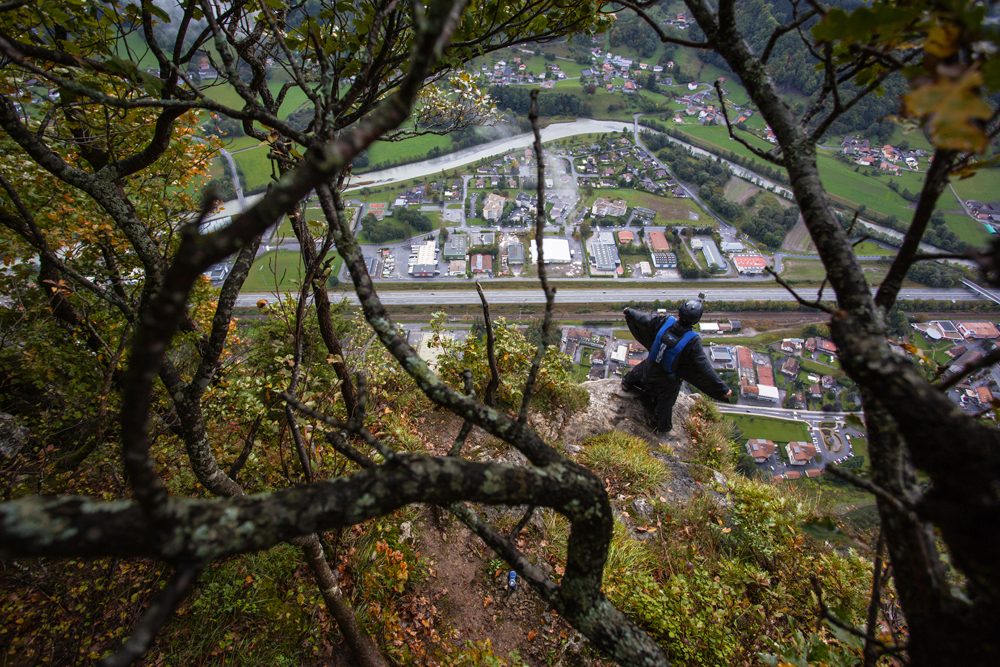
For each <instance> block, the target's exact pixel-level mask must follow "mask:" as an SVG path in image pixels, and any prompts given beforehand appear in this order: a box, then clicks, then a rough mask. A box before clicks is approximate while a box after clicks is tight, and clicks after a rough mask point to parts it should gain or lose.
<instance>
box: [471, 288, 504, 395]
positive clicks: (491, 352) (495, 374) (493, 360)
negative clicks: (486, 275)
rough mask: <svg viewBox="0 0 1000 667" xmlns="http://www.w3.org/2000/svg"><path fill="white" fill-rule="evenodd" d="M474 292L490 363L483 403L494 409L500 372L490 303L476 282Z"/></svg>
mask: <svg viewBox="0 0 1000 667" xmlns="http://www.w3.org/2000/svg"><path fill="white" fill-rule="evenodd" d="M476 291H477V292H479V299H480V301H482V302H483V319H484V320H485V321H486V357H487V359H488V360H489V363H490V382H489V384H487V385H486V393H485V394H484V395H483V403H485V404H486V405H488V406H490V407H491V408H495V407H496V406H497V389H498V388H499V387H500V371H499V370H497V355H496V349H495V348H496V341H495V340H494V338H493V319H492V318H491V317H490V303H489V301H487V300H486V294H484V293H483V287H482V285H480V284H479V281H478V280H477V281H476Z"/></svg>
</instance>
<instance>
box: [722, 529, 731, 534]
mask: <svg viewBox="0 0 1000 667" xmlns="http://www.w3.org/2000/svg"><path fill="white" fill-rule="evenodd" d="M732 530H733V529H732V528H723V529H722V532H724V533H730V532H732Z"/></svg>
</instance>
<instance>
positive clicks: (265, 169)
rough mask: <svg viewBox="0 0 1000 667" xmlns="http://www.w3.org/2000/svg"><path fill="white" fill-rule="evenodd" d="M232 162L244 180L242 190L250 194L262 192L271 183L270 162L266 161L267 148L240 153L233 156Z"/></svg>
mask: <svg viewBox="0 0 1000 667" xmlns="http://www.w3.org/2000/svg"><path fill="white" fill-rule="evenodd" d="M233 160H235V161H236V164H237V165H239V167H240V171H242V172H243V176H244V177H245V178H246V183H243V189H244V190H246V191H248V192H252V191H254V190H263V189H264V188H266V187H267V184H268V183H270V182H271V161H270V160H268V159H267V147H266V146H261V147H260V148H255V149H250V150H246V151H241V152H239V153H236V154H235V155H233Z"/></svg>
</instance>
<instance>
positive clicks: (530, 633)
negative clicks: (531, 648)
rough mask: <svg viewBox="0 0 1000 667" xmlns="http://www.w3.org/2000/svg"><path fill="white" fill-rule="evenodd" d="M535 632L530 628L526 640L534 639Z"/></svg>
mask: <svg viewBox="0 0 1000 667" xmlns="http://www.w3.org/2000/svg"><path fill="white" fill-rule="evenodd" d="M535 634H537V633H536V632H535V631H534V630H532V631H531V632H529V633H528V641H529V642H530V641H531V640H532V639H534V638H535Z"/></svg>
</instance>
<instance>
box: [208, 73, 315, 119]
mask: <svg viewBox="0 0 1000 667" xmlns="http://www.w3.org/2000/svg"><path fill="white" fill-rule="evenodd" d="M282 85H283V82H281V81H269V82H268V84H267V88H268V90H270V91H271V94H272V95H274V96H275V98H277V95H278V93H279V92H281V86H282ZM201 92H202V94H203V95H205V97H207V98H208V99H210V100H214V101H216V102H218V103H219V104H225V105H226V106H228V107H232V108H234V109H242V108H243V105H244V104H246V102H245V101H244V100H243V98H242V97H240V94H239V93H237V92H236V89H235V88H233V87H232V86H231V85H229V82H227V81H226V80H225V79H216V80H215V81H213V82H211V83H207V84H206V85H205V86H204V87H203V88H202V89H201ZM307 99H308V98H307V97H306V94H305V93H304V92H302V90H301V89H300V88H293V89H291V90H289V91H288V93H287V94H286V95H285V99H284V100H283V101H282V102H281V108H279V109H278V117H279V118H282V119H284V118H287V117H288V116H289V115H290V114H291V113H292V112H293V111H295V110H296V109H298V108H299V107H300V106H302V105H303V104H305V102H306V100H307Z"/></svg>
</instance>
